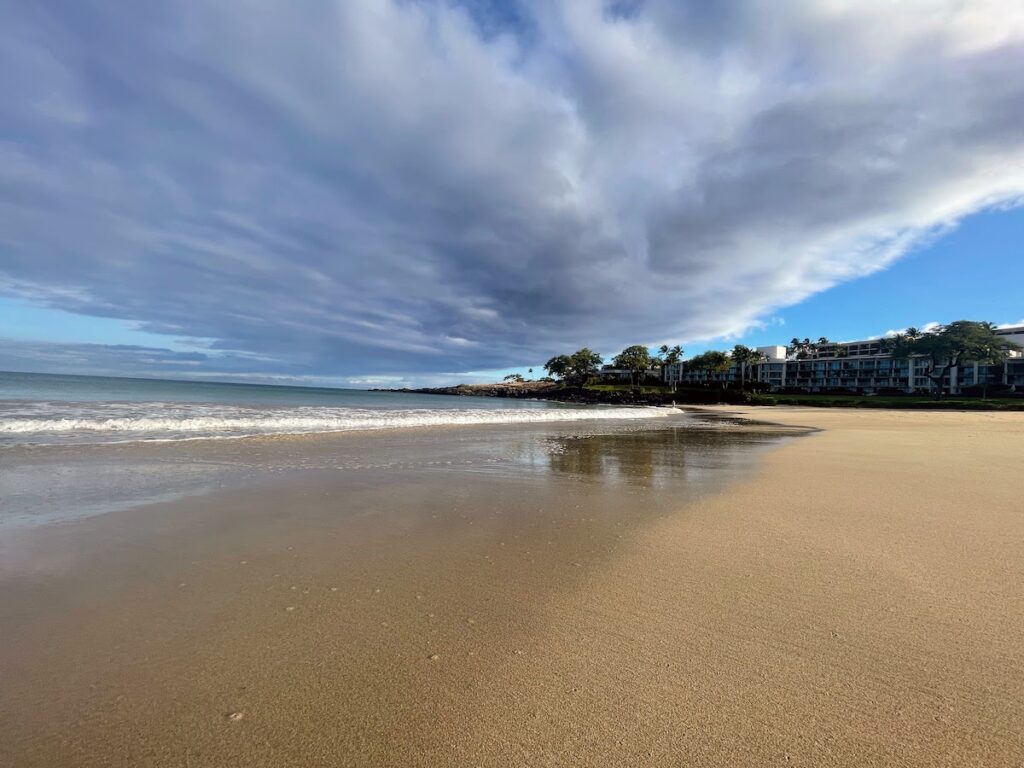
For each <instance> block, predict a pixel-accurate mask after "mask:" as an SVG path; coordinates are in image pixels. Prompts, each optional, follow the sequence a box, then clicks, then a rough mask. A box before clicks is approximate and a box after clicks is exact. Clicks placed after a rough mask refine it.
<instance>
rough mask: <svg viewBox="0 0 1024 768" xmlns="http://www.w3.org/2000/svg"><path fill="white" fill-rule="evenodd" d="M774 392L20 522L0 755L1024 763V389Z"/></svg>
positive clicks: (153, 761)
mask: <svg viewBox="0 0 1024 768" xmlns="http://www.w3.org/2000/svg"><path fill="white" fill-rule="evenodd" d="M743 410H744V413H745V414H746V415H752V416H754V417H755V418H760V419H770V420H772V421H779V422H784V423H787V424H791V425H805V426H807V425H810V426H818V427H822V428H823V429H824V431H822V432H818V433H816V434H813V435H810V436H807V437H801V438H796V439H788V440H785V441H784V442H783V443H782V444H781V445H780V446H779V447H775V448H771V449H770V450H767V451H766V450H764V449H765V448H766V446H768V445H769V444H770V441H769V438H768V437H767V436H766V435H764V434H762V433H758V432H756V431H755V432H752V433H749V434H746V436H744V433H743V432H742V431H741V432H738V433H737V435H739V436H740V439H739V441H738V442H731V441H730V438H729V437H728V436H727V435H728V429H729V428H728V427H727V428H726V430H725V431H724V432H722V433H719V434H718V435H716V436H715V437H712V438H709V440H710V441H711V442H708V443H703V444H702V443H696V444H695V443H694V442H692V440H691V437H690V433H688V432H687V433H682V434H681V430H655V429H644V430H639V431H635V432H634V431H630V432H628V433H625V434H612V435H600V434H587V435H578V436H566V435H553V434H540V435H538V434H530V435H526V436H521V437H522V439H521V440H519V442H516V441H515V440H512V439H511V437H510V435H511V433H503V437H501V439H500V441H499V442H500V445H501V446H503V447H502V448H501V449H500V451H499V449H498V448H495V449H494V450H495V451H499V453H501V452H502V451H503V452H504V453H501V456H502V458H500V460H495V461H493V462H483V463H480V462H473V461H469V462H468V463H467V464H466V465H465V466H464V467H462V468H458V467H457V466H456V465H455V464H454V463H452V462H457V461H458V460H459V459H458V458H457V456H462V455H479V454H480V453H481V452H485V447H484V443H481V444H477V443H476V442H474V441H480V440H481V438H480V437H479V435H481V434H482V433H480V432H475V433H474V432H473V431H472V430H467V431H465V432H460V433H459V434H460V435H463V434H470V435H473V434H475V435H477V436H476V437H469V438H466V440H468V441H469V442H468V443H466V444H465V445H464V446H463V449H462V450H460V451H456V452H455V453H449V454H447V455H443V456H441V457H440V459H438V458H436V457H435V458H433V459H425V458H423V457H424V454H423V450H422V449H423V447H424V446H423V445H417V444H415V443H416V441H415V439H414V438H402V439H403V440H404V441H405V442H404V443H403V444H402V445H397V446H396V445H395V444H394V443H393V442H392V443H388V442H387V440H392V441H394V440H396V439H398V438H394V437H393V438H388V439H387V440H383V441H381V442H378V443H376V446H377V447H376V448H373V447H372V446H370V448H368V449H367V450H369V454H370V455H372V456H376V460H375V461H366V462H364V463H365V464H366V465H368V467H369V468H364V469H361V470H359V471H358V472H348V471H338V470H337V468H336V467H338V466H342V465H344V462H343V461H340V460H337V455H338V453H339V451H340V450H341V449H339V450H334V451H328V452H327V453H326V454H325V453H318V454H317V455H316V456H315V457H314V458H317V460H318V461H319V463H317V461H313V460H311V459H309V457H308V456H306V455H305V454H302V452H301V451H300V452H299V453H300V454H301V455H299V458H300V459H301V460H298V461H294V462H292V463H290V464H287V466H288V470H287V471H282V472H281V473H279V474H273V475H272V476H271V475H269V474H265V475H261V476H259V477H246V479H245V483H244V484H241V485H240V486H237V487H230V488H225V489H224V490H222V491H219V492H217V493H211V494H207V495H203V496H196V497H189V498H186V499H180V500H176V501H171V502H165V503H162V504H157V505H151V506H149V507H145V508H143V509H124V510H121V511H115V512H110V513H108V514H104V515H99V516H94V517H88V518H84V519H77V520H69V521H65V522H61V523H57V524H52V525H46V526H37V527H30V528H22V529H18V530H17V531H12V532H9V533H7V534H5V537H6V538H5V539H4V540H3V541H2V549H0V578H2V581H3V583H2V585H0V586H2V587H3V590H2V592H0V622H2V626H3V628H4V631H3V636H4V642H3V646H2V648H0V680H2V681H3V684H2V686H0V764H3V765H14V766H52V765H74V766H79V765H82V766H85V765H96V766H98V765H152V766H156V765H160V766H164V765H181V766H207V765H208V766H227V765H268V766H270V765H274V766H290V765H295V766H300V765H301V766H308V765H352V766H364V765H365V766H390V765H396V766H397V765H402V766H406V765H412V766H415V765H422V766H435V765H441V766H443V765H452V766H464V765H487V766H505V765H530V766H546V765H551V766H554V765H594V766H606V765H607V766H620V765H637V766H641V765H645V766H646V765H665V766H669V765H672V766H676V765H709V766H710V765H814V766H820V765H844V766H846V765H849V766H854V765H858V766H862V765H879V766H881V765H920V766H926V765H927V766H935V765H950V766H953V765H956V766H963V765H979V766H980V765H985V766H1002V765H1007V766H1013V765H1019V764H1021V762H1022V761H1024V736H1022V734H1024V704H1022V702H1024V589H1022V587H1021V585H1022V584H1024V579H1022V577H1024V503H1022V501H1024V495H1022V487H1021V478H1022V473H1021V456H1022V450H1021V449H1022V448H1024V418H1022V417H1021V416H1020V415H1018V414H947V413H935V414H933V413H891V412H871V413H858V412H853V411H819V410H803V411H801V410H793V409H768V410H764V411H760V412H756V411H755V410H754V409H743ZM424 439H427V438H424ZM485 442H486V441H485ZM448 444H449V445H450V444H451V443H450V442H449V443H448ZM498 444H499V443H494V445H498ZM509 445H514V446H516V447H515V448H513V449H512V450H511V454H515V456H514V457H511V458H510V452H509V449H508V447H507V446H509ZM537 446H541V447H542V449H540V450H538V449H537ZM435 447H436V446H435ZM161 450H169V449H161ZM217 450H220V449H217ZM275 450H276V449H275ZM374 451H376V453H374ZM341 452H343V451H341ZM358 453H359V455H361V456H365V455H366V454H367V451H366V450H362V449H361V450H360V451H358ZM324 456H330V457H331V458H332V460H334V461H335V464H334V466H335V469H330V466H329V465H330V462H324V461H320V460H321V459H323V458H324ZM413 456H420V457H421V459H420V460H419V462H417V461H414V460H412V458H411V457H413ZM385 459H386V460H385ZM212 460H213V458H212V457H204V461H212ZM431 461H439V462H440V463H438V464H431V463H429V462H431ZM445 462H449V463H447V464H446V463H445ZM310 466H314V467H315V468H314V469H310V468H309V467H310ZM143 512H144V514H143ZM26 553H29V554H30V555H31V556H30V557H26V556H25V554H26Z"/></svg>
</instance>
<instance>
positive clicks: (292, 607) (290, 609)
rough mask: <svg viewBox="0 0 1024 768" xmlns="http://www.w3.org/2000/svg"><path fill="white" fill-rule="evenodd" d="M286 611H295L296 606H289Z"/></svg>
mask: <svg viewBox="0 0 1024 768" xmlns="http://www.w3.org/2000/svg"><path fill="white" fill-rule="evenodd" d="M285 610H286V611H294V610H295V606H294V605H289V606H288V607H287V608H285Z"/></svg>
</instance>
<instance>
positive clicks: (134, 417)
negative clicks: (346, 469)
mask: <svg viewBox="0 0 1024 768" xmlns="http://www.w3.org/2000/svg"><path fill="white" fill-rule="evenodd" d="M669 413H670V411H668V410H667V409H661V408H616V407H578V408H573V407H564V408H528V409H527V408H486V409H485V408H472V409H469V408H467V409H457V408H445V409H430V408H415V409H371V408H347V407H346V408H337V407H334V408H332V407H321V406H300V407H280V408H267V407H260V408H255V407H242V406H228V405H214V404H209V405H207V404H196V403H152V402H150V403H144V404H143V403H58V402H51V403H43V402H35V403H22V404H18V405H13V404H11V403H8V404H6V405H5V406H3V407H0V442H7V443H34V444H41V443H53V442H56V443H94V442H123V441H136V440H163V441H166V440H190V439H193V440H194V439H204V438H205V439H209V438H237V437H254V436H259V435H303V434H317V433H329V432H350V431H357V430H382V429H401V428H410V427H443V426H461V425H475V424H480V425H486V424H530V423H545V422H571V421H594V420H604V419H651V418H659V417H663V416H667V415H668V414H669Z"/></svg>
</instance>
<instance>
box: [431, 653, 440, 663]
mask: <svg viewBox="0 0 1024 768" xmlns="http://www.w3.org/2000/svg"><path fill="white" fill-rule="evenodd" d="M428 658H429V659H430V660H431V661H438V660H440V658H441V657H440V656H438V655H437V654H436V653H432V654H430V656H429V657H428Z"/></svg>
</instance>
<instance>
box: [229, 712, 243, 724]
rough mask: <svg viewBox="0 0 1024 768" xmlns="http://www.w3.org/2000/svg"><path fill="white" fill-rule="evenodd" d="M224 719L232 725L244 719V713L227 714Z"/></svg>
mask: <svg viewBox="0 0 1024 768" xmlns="http://www.w3.org/2000/svg"><path fill="white" fill-rule="evenodd" d="M225 717H226V718H227V719H228V720H230V721H231V722H232V723H237V722H238V721H239V720H241V719H243V718H244V717H245V713H244V712H228V713H227V714H226V715H225Z"/></svg>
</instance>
